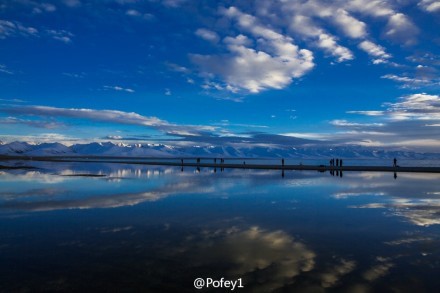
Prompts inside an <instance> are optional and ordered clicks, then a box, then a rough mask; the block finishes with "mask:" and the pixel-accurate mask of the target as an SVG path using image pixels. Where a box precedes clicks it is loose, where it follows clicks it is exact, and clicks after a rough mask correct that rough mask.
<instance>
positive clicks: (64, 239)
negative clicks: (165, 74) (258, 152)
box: [0, 161, 440, 292]
mask: <svg viewBox="0 0 440 293" xmlns="http://www.w3.org/2000/svg"><path fill="white" fill-rule="evenodd" d="M9 163H11V162H9ZM14 164H16V165H17V166H19V165H20V164H22V165H29V164H30V163H29V162H19V161H17V162H14ZM32 164H34V165H35V166H36V167H38V168H37V169H14V170H1V171H0V292H195V291H197V290H196V289H195V288H194V281H195V280H196V279H197V278H201V279H202V285H203V286H202V287H203V289H202V290H199V291H201V292H207V291H211V290H212V291H222V292H229V291H234V292H291V291H295V292H434V291H436V290H438V288H439V287H440V280H439V278H438V276H439V275H440V184H439V182H440V174H422V173H398V174H396V175H397V177H396V178H395V177H394V174H393V173H381V172H344V173H343V174H342V175H343V176H341V174H339V173H338V174H333V175H331V174H329V173H328V172H326V173H319V172H312V171H308V172H305V171H287V172H285V174H284V177H282V176H281V172H280V171H265V170H228V169H225V170H224V171H223V172H221V170H220V169H217V170H214V169H212V168H202V169H201V170H200V172H198V171H197V170H196V169H195V168H189V167H188V168H184V169H183V170H181V168H180V167H161V166H143V165H130V164H117V163H99V162H93V163H74V162H57V163H56V162H35V163H32ZM226 281H228V282H229V283H227V282H226ZM203 282H204V283H203ZM233 283H234V284H235V285H236V286H235V288H232V284H233ZM227 285H229V287H228V288H226V287H227ZM220 286H222V287H223V288H222V290H220V289H219V288H215V287H220ZM207 287H208V288H207ZM240 287H241V288H240ZM232 289H233V290H232Z"/></svg>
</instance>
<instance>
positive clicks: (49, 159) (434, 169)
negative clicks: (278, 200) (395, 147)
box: [0, 156, 440, 173]
mask: <svg viewBox="0 0 440 293" xmlns="http://www.w3.org/2000/svg"><path fill="white" fill-rule="evenodd" d="M109 159H112V160H109ZM128 159H131V160H130V161H128ZM134 159H139V160H141V159H150V160H152V159H157V160H158V161H149V162H146V161H134ZM162 159H163V160H171V159H174V160H180V158H160V159H159V158H131V157H130V158H127V157H96V156H95V157H94V156H87V157H75V158H74V157H24V156H0V160H23V161H43V162H80V163H113V164H132V165H153V166H154V165H156V166H176V167H196V168H197V167H199V168H218V169H222V168H223V169H255V170H281V171H289V170H298V171H318V172H326V171H349V172H350V171H368V172H396V173H397V172H414V173H440V167H418V166H405V167H400V166H397V167H392V166H349V165H347V166H330V165H304V164H295V165H288V164H286V165H282V164H277V165H275V164H252V163H245V164H244V163H239V164H238V163H235V164H231V163H214V162H213V163H206V162H200V163H197V162H185V160H195V159H196V158H193V157H192V158H183V160H184V161H183V163H182V162H180V161H179V162H164V161H160V160H162ZM202 159H203V160H207V159H211V158H202ZM228 159H231V158H228ZM233 159H234V160H246V159H241V158H233ZM115 160H117V161H115ZM218 160H219V159H218ZM248 160H258V158H249V159H248ZM244 162H245V161H244ZM29 168H35V167H30V166H23V167H17V166H11V167H9V166H0V169H29Z"/></svg>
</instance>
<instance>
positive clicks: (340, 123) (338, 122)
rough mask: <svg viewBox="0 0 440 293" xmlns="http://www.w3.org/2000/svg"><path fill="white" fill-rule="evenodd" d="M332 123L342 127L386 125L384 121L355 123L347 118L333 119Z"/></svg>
mask: <svg viewBox="0 0 440 293" xmlns="http://www.w3.org/2000/svg"><path fill="white" fill-rule="evenodd" d="M330 124H332V125H334V126H340V127H347V126H348V127H367V126H373V127H380V126H384V124H383V123H354V122H349V121H347V120H338V119H337V120H332V121H330Z"/></svg>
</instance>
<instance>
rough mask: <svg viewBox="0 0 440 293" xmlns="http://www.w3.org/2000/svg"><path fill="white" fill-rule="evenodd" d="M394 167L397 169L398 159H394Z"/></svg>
mask: <svg viewBox="0 0 440 293" xmlns="http://www.w3.org/2000/svg"><path fill="white" fill-rule="evenodd" d="M393 167H397V159H396V158H394V160H393Z"/></svg>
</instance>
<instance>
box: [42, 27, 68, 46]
mask: <svg viewBox="0 0 440 293" xmlns="http://www.w3.org/2000/svg"><path fill="white" fill-rule="evenodd" d="M46 33H47V34H48V35H49V36H51V37H52V38H53V39H55V40H58V41H61V42H63V43H66V44H68V43H71V42H72V37H73V36H74V35H73V34H72V33H71V32H68V31H66V30H46Z"/></svg>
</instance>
